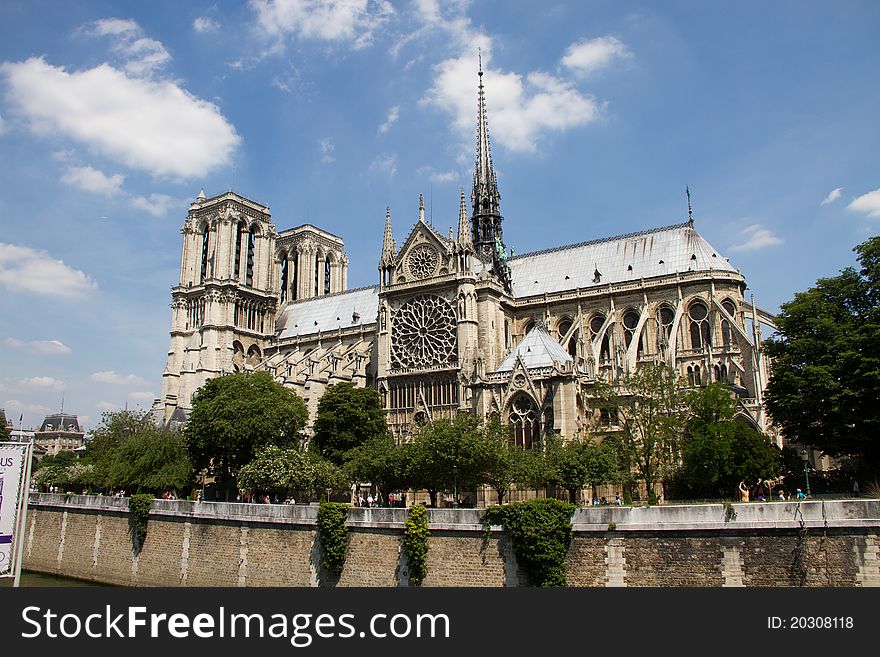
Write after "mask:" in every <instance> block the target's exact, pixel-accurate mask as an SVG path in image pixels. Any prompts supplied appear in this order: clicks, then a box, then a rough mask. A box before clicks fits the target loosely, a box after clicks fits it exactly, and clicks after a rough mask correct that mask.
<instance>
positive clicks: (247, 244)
mask: <svg viewBox="0 0 880 657" xmlns="http://www.w3.org/2000/svg"><path fill="white" fill-rule="evenodd" d="M482 75H483V74H482V71H480V73H479V76H480V77H479V87H478V102H477V148H476V162H475V168H474V174H473V188H472V190H471V195H470V202H471V203H470V212H468V206H467V203H466V200H465V195H464V191H463V190H462V192H461V198H460V204H459V216H458V224H457V225H458V230H457V231H456V232H452V231H450V233H449V234H448V235H442V234H440V233H438V232H437V231H436V230H434V228H433V227H432V226H430V225H429V224H428V223H427V222H426V221H425V208H424V202H423V201H422V200H421V199H420V203H419V219H418V221H417V222H416V223H415V226H414V227H413V228H412V230H411V231H410V233H409V235H408V236H407V238H406V240H405V241H404V243H403V245H402V246H401V247H400V248H398V247H397V243H396V242H395V240H394V237H393V234H392V230H391V215H390V211H388V210H386V215H385V234H384V239H383V243H382V252H381V254H380V257H379V284H378V285H375V286H369V287H363V288H357V289H352V290H349V289H347V267H348V257H347V256H346V254H345V249H344V243H343V240H342V239H341V238H340V237H338V236H336V235H333V234H331V233H329V232H327V231H324V230H321V229H320V228H317V227H315V226H312V225H308V224H307V225H303V226H299V227H297V228H291V229H288V230H284V231H281V232H278V231H277V230H276V228H275V225H274V224H273V223H272V221H271V216H270V213H269V208H267V207H265V206H263V205H261V204H258V203H255V202H253V201H250V200H248V199H246V198H244V197H242V196H240V195H238V194H236V193H234V192H228V193H225V194H222V195H219V196H215V197H212V198H207V197H206V196H205V194H204V193H200V194H199V196H198V198H197V199H196V201H195V202H194V203H193V204H192V206H191V207H190V209H189V212H188V214H187V217H186V221H185V222H184V226H183V230H182V233H183V253H182V256H181V265H180V281H179V284H178V285H177V286H175V287H173V288H172V304H171V307H172V325H171V345H170V348H169V352H168V364H167V367H166V369H165V372H164V374H163V386H162V397H161V399H158V400H156V403H155V405H154V413H155V414H156V416H157V419H160V420H161V421H163V422H164V423H165V424H168V425H171V426H179V425H180V424H182V423H183V422H185V421H186V418H187V416H188V411H189V407H190V403H191V399H192V395H193V393H195V391H196V390H197V389H198V388H199V387H200V386H201V385H202V384H204V383H205V381H206V380H208V379H209V378H211V377H215V376H220V375H222V374H225V373H229V372H235V371H244V370H267V371H269V372H270V373H272V375H273V376H274V377H275V379H276V380H277V381H279V382H280V383H283V384H284V385H285V386H288V387H290V388H293V389H294V390H295V391H296V392H297V393H298V394H299V395H300V396H302V397H303V398H304V399H305V401H306V403H307V405H308V407H309V411H310V417H311V418H314V414H315V410H316V408H317V404H318V400H319V399H320V397H321V395H322V394H323V392H324V390H326V389H327V387H328V386H332V385H333V384H335V383H337V382H340V381H349V382H353V383H354V384H355V385H358V386H373V387H375V388H376V389H377V390H378V392H379V394H380V397H381V399H382V403H383V404H384V407H385V409H386V410H387V413H388V423H389V426H390V427H391V429H392V431H393V432H394V434H395V435H396V436H397V437H398V439H405V438H406V436H407V435H408V434H409V433H410V432H411V431H412V429H413V428H414V427H417V426H418V425H420V424H422V423H425V422H428V421H431V420H435V419H438V418H441V417H446V418H449V417H452V416H454V415H455V414H457V413H459V412H463V411H466V412H471V413H476V414H477V415H478V416H479V417H481V418H484V417H488V416H490V415H495V416H497V417H499V418H501V419H503V420H504V421H507V422H509V423H510V424H511V425H512V426H513V427H514V439H515V440H516V442H517V443H518V444H521V445H523V446H524V447H527V446H530V445H531V444H532V443H534V442H537V441H540V440H541V439H542V438H543V437H544V436H546V435H547V434H550V433H559V434H561V435H562V436H564V437H567V438H569V437H575V436H578V435H580V434H583V433H585V432H588V431H589V430H590V428H591V427H593V426H595V424H596V423H597V422H599V423H601V422H603V421H605V422H607V421H610V419H609V418H602V417H601V410H600V409H596V408H591V407H590V404H589V399H590V394H589V391H590V388H591V386H592V385H593V384H595V382H596V381H598V380H606V381H614V380H615V379H617V378H618V377H619V376H621V375H623V374H626V373H627V372H632V371H633V370H634V369H635V368H638V367H639V366H640V365H641V364H643V363H657V362H661V363H666V364H668V365H669V366H670V367H672V368H674V369H675V370H677V371H678V372H679V374H680V375H681V376H682V377H683V378H684V379H685V380H686V381H687V382H688V383H689V385H692V386H699V385H705V384H706V383H708V382H710V381H727V382H729V383H731V384H732V386H733V389H734V390H735V391H736V393H737V395H738V397H739V402H740V409H741V413H742V415H743V417H744V418H746V419H747V420H748V421H749V422H751V423H753V424H754V425H755V426H756V427H757V428H760V429H766V428H767V426H766V424H767V420H766V418H765V415H764V410H763V399H762V394H763V390H764V387H765V384H766V381H767V363H766V359H765V358H764V357H763V355H762V353H761V348H760V345H761V337H760V325H761V324H766V325H769V326H771V327H772V326H773V317H772V315H769V314H768V313H766V312H763V311H761V310H760V309H758V308H757V307H756V306H755V304H754V301H752V302H751V303H748V302H747V300H746V299H745V298H744V297H743V292H744V290H745V289H746V282H745V278H744V277H743V275H742V273H741V272H740V271H739V270H737V269H736V268H735V267H733V266H732V265H731V264H730V263H729V262H728V261H727V259H725V258H723V257H722V256H721V254H719V253H718V251H717V250H716V249H715V248H714V247H712V246H711V245H710V244H709V243H708V242H707V241H706V240H704V239H703V238H702V237H701V236H700V235H699V234H698V233H697V231H696V229H695V228H694V222H693V218H692V215H691V213H690V208H688V220H687V221H686V222H684V223H678V224H674V225H671V226H665V227H661V228H655V229H652V230H647V231H643V232H639V233H631V234H627V235H621V236H618V237H610V238H604V239H596V240H591V241H586V242H581V243H578V244H570V245H566V246H560V247H557V248H553V249H547V250H544V251H536V252H533V253H526V254H522V255H519V254H517V255H516V256H514V255H512V254H511V253H510V252H509V251H508V249H507V247H506V246H505V244H504V233H503V227H502V223H503V217H502V215H501V194H500V192H499V189H498V184H497V181H496V177H495V171H494V168H493V165H492V155H491V151H490V147H489V130H488V120H487V115H486V105H485V95H484V87H483V80H482Z"/></svg>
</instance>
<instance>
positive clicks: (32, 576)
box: [0, 571, 103, 587]
mask: <svg viewBox="0 0 880 657" xmlns="http://www.w3.org/2000/svg"><path fill="white" fill-rule="evenodd" d="M3 586H12V579H0V587H3ZM21 586H28V587H34V586H103V585H102V584H96V583H94V582H86V581H83V580H81V579H73V578H72V577H58V576H57V575H45V574H43V573H31V572H27V571H24V572H22V573H21Z"/></svg>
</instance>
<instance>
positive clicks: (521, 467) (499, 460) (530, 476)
mask: <svg viewBox="0 0 880 657" xmlns="http://www.w3.org/2000/svg"><path fill="white" fill-rule="evenodd" d="M481 434H482V447H483V449H484V454H483V458H482V462H483V471H482V473H481V476H480V479H481V480H482V483H486V484H488V485H489V486H491V487H492V488H493V489H494V490H495V494H496V495H497V496H498V503H499V504H503V503H504V497H505V496H506V495H507V493H508V491H510V489H511V487H512V486H513V485H514V484H515V485H517V486H520V487H523V488H529V487H540V486H542V485H543V474H542V473H543V468H542V455H541V451H540V450H539V449H528V450H527V449H523V448H522V447H520V446H518V445H515V444H514V443H513V441H512V440H511V429H510V425H508V424H502V423H501V422H500V421H499V420H498V419H497V418H491V419H489V420H488V421H487V422H486V423H485V424H484V425H483V427H482V430H481Z"/></svg>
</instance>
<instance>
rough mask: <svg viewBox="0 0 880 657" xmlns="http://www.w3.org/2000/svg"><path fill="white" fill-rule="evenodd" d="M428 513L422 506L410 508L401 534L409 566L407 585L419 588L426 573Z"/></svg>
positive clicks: (429, 533) (417, 505)
mask: <svg viewBox="0 0 880 657" xmlns="http://www.w3.org/2000/svg"><path fill="white" fill-rule="evenodd" d="M430 535H431V532H430V531H428V512H427V510H426V509H425V505H424V504H416V505H414V506H411V507H410V509H409V513H408V514H407V517H406V525H405V529H404V532H403V550H404V553H405V554H406V561H407V564H408V565H409V583H410V584H412V585H414V586H419V585H421V583H422V582H423V581H424V579H425V574H426V573H427V563H426V558H427V556H428V536H430Z"/></svg>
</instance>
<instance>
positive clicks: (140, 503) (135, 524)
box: [128, 494, 153, 552]
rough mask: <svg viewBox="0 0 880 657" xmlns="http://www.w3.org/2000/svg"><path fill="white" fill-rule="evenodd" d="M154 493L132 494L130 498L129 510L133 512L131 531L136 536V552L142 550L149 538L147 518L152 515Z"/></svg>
mask: <svg viewBox="0 0 880 657" xmlns="http://www.w3.org/2000/svg"><path fill="white" fill-rule="evenodd" d="M152 501H153V496H152V495H147V494H138V495H132V496H131V498H129V500H128V510H129V511H130V512H131V531H132V537H133V538H134V549H135V552H140V551H141V548H142V547H143V545H144V541H145V540H147V520H148V519H149V517H150V503H151V502H152Z"/></svg>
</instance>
